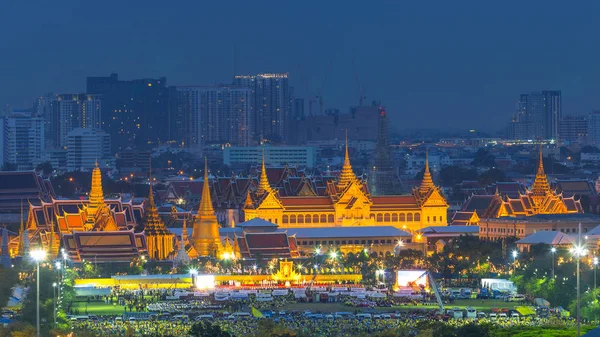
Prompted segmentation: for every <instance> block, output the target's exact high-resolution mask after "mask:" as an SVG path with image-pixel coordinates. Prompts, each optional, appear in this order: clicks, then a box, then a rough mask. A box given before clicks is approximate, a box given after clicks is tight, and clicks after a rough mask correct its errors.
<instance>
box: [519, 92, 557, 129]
mask: <svg viewBox="0 0 600 337" xmlns="http://www.w3.org/2000/svg"><path fill="white" fill-rule="evenodd" d="M561 119H562V100H561V91H560V90H550V91H542V92H532V93H529V94H522V95H521V96H520V98H519V101H518V102H517V111H516V112H515V115H514V116H513V118H512V120H511V121H510V122H509V125H508V137H509V138H510V139H521V140H522V139H560V137H559V121H560V120H561Z"/></svg>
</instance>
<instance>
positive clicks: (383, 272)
mask: <svg viewBox="0 0 600 337" xmlns="http://www.w3.org/2000/svg"><path fill="white" fill-rule="evenodd" d="M375 273H376V274H379V275H381V283H383V284H385V270H383V269H379V270H377V271H376V272H375Z"/></svg>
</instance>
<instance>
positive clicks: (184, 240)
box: [181, 217, 188, 244]
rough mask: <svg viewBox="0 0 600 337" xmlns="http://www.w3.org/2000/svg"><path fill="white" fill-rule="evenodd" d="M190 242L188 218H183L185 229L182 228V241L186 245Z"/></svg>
mask: <svg viewBox="0 0 600 337" xmlns="http://www.w3.org/2000/svg"><path fill="white" fill-rule="evenodd" d="M187 240H188V230H187V217H186V218H183V227H182V228H181V241H183V243H184V244H185V242H186V241H187Z"/></svg>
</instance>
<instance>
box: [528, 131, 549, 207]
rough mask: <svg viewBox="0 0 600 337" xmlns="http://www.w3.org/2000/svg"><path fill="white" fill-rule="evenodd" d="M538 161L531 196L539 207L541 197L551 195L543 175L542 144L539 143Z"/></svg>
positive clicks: (546, 179)
mask: <svg viewBox="0 0 600 337" xmlns="http://www.w3.org/2000/svg"><path fill="white" fill-rule="evenodd" d="M539 156H540V159H539V161H540V162H539V165H538V170H537V174H536V175H535V180H534V181H533V186H532V187H531V193H532V196H533V202H534V203H535V204H536V205H540V204H541V202H542V200H543V197H544V196H546V195H547V194H549V193H551V190H550V185H549V184H548V178H547V177H546V174H545V173H544V163H543V153H542V144H541V143H540V154H539Z"/></svg>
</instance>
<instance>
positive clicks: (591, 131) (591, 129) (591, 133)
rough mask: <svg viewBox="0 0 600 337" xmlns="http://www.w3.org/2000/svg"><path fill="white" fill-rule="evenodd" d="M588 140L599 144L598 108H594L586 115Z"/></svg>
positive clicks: (599, 124)
mask: <svg viewBox="0 0 600 337" xmlns="http://www.w3.org/2000/svg"><path fill="white" fill-rule="evenodd" d="M588 142H589V143H591V144H595V145H600V110H594V111H592V113H591V114H590V115H589V116H588Z"/></svg>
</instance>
